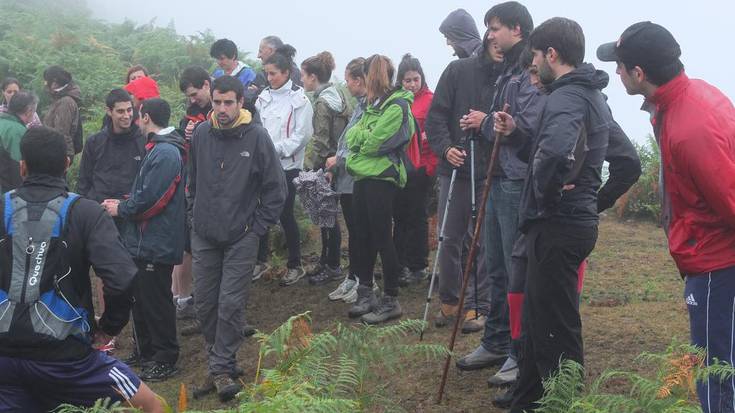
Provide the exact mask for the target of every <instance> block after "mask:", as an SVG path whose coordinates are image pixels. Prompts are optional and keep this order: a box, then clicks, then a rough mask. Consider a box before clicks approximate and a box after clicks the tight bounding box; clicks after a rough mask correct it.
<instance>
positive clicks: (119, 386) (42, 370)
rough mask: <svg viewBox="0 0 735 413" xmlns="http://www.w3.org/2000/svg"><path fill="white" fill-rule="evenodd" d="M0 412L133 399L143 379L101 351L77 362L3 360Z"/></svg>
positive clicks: (47, 409)
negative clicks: (105, 400) (103, 400)
mask: <svg viewBox="0 0 735 413" xmlns="http://www.w3.org/2000/svg"><path fill="white" fill-rule="evenodd" d="M0 371H2V374H1V375H0V412H3V413H4V412H28V413H30V412H47V411H50V410H53V409H55V408H56V407H57V406H59V405H60V404H64V403H68V404H72V405H75V406H85V407H88V406H92V405H93V404H94V403H95V401H97V400H98V399H104V398H108V397H109V398H110V399H111V400H112V401H113V402H116V401H120V402H122V401H124V400H128V399H130V398H132V397H133V396H135V394H136V393H137V392H138V388H139V387H140V383H141V381H140V379H139V378H138V376H136V375H135V373H133V371H132V370H130V367H128V366H127V365H125V364H124V363H123V362H121V361H119V360H117V359H114V358H112V357H110V356H108V355H107V354H105V353H102V352H99V351H93V352H92V353H91V354H89V355H88V356H87V357H85V358H83V359H81V360H74V361H34V360H26V359H20V358H12V357H2V356H0Z"/></svg>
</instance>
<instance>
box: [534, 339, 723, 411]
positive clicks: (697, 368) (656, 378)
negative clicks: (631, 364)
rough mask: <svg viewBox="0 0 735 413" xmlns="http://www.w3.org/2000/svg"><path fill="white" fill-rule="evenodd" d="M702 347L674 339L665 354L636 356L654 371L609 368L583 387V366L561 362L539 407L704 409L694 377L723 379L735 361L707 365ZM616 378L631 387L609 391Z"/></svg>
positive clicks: (568, 408) (546, 382) (566, 361)
mask: <svg viewBox="0 0 735 413" xmlns="http://www.w3.org/2000/svg"><path fill="white" fill-rule="evenodd" d="M705 357H706V354H705V351H704V350H703V349H701V348H697V347H694V346H691V345H688V344H679V343H676V342H673V343H672V344H671V345H670V346H669V347H668V348H667V349H666V351H665V352H663V353H661V354H655V353H643V354H641V355H640V356H638V361H640V362H642V363H644V364H646V365H652V367H655V368H654V369H652V370H649V371H654V374H653V375H652V377H648V376H644V375H641V374H638V373H633V372H627V371H619V370H610V371H606V372H604V373H603V374H602V375H600V377H598V378H597V379H596V380H595V381H594V382H593V383H592V384H591V385H590V386H589V388H588V389H586V390H587V391H585V386H584V368H583V367H582V366H581V365H580V364H579V363H576V362H574V361H571V360H564V361H562V362H561V363H560V366H559V370H558V372H557V373H556V374H555V375H553V376H552V377H550V378H549V379H547V380H545V381H544V391H545V393H544V397H543V398H542V399H541V400H540V401H539V404H540V407H539V409H538V410H537V411H538V412H539V413H603V412H605V413H608V412H609V413H701V411H702V410H701V408H700V407H699V403H698V402H697V397H696V382H697V381H701V380H707V379H708V378H713V379H719V380H724V379H726V378H729V377H732V376H734V375H735V368H733V366H731V365H729V364H727V363H725V362H722V361H716V360H715V362H713V363H710V365H709V366H705V365H704V360H705ZM612 382H615V383H619V382H623V383H626V384H627V390H628V391H627V393H614V394H613V393H606V392H604V391H603V388H604V387H605V386H606V385H608V384H611V383H612Z"/></svg>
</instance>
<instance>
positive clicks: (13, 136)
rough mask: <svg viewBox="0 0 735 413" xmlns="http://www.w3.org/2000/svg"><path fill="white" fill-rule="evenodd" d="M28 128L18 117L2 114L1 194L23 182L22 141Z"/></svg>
mask: <svg viewBox="0 0 735 413" xmlns="http://www.w3.org/2000/svg"><path fill="white" fill-rule="evenodd" d="M25 132H26V127H25V125H23V122H22V121H21V120H20V118H18V117H17V116H15V115H13V114H10V113H0V193H4V192H7V191H10V190H11V189H15V188H17V187H19V186H20V184H21V183H22V182H23V181H22V179H21V177H20V158H21V156H20V140H21V138H22V137H23V134H24V133H25Z"/></svg>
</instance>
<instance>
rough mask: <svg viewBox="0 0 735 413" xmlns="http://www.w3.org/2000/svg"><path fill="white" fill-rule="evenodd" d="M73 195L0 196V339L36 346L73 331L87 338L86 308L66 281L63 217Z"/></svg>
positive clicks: (5, 343) (0, 341) (4, 343)
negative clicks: (0, 207)
mask: <svg viewBox="0 0 735 413" xmlns="http://www.w3.org/2000/svg"><path fill="white" fill-rule="evenodd" d="M77 199H79V195H77V194H74V193H68V194H67V195H60V196H58V197H56V198H54V199H52V200H51V201H49V202H48V203H46V204H45V205H43V204H38V203H28V202H26V201H25V200H24V199H22V198H21V197H20V196H18V195H17V194H16V192H15V191H10V192H8V193H6V194H5V196H4V202H3V203H4V214H3V217H2V218H3V220H2V225H0V345H1V346H7V347H22V346H38V345H39V344H43V343H45V342H55V341H60V340H65V339H67V338H68V337H72V336H73V337H76V338H78V339H79V340H82V341H85V342H87V341H88V340H89V334H88V333H89V332H90V330H91V326H90V324H89V314H88V313H87V311H86V310H85V309H84V308H83V307H81V306H80V305H79V302H80V300H79V298H78V297H77V296H76V294H75V289H74V286H73V284H72V279H71V277H70V275H71V266H70V261H69V251H68V250H69V246H68V244H67V242H66V218H67V216H68V213H69V210H70V208H71V207H72V205H73V204H74V203H75V202H76V200H77Z"/></svg>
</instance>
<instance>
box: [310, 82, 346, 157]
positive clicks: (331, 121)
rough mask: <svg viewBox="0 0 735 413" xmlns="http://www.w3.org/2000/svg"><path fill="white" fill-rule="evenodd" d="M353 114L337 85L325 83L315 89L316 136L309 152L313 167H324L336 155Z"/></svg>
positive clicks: (312, 140)
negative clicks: (340, 139) (341, 137)
mask: <svg viewBox="0 0 735 413" xmlns="http://www.w3.org/2000/svg"><path fill="white" fill-rule="evenodd" d="M351 116H352V109H351V108H350V105H348V104H347V100H346V98H345V97H344V96H343V95H342V93H341V92H340V90H339V89H337V87H336V86H334V85H332V84H331V83H325V84H323V85H321V86H320V87H319V88H318V89H317V90H316V91H314V136H313V137H312V139H311V151H310V153H309V164H310V165H309V166H310V167H311V169H324V164H325V163H326V161H327V158H329V157H330V156H334V154H335V153H336V152H337V143H338V141H339V137H340V136H341V135H342V132H343V131H344V130H345V128H346V127H347V124H348V123H349V120H350V117H351Z"/></svg>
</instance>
